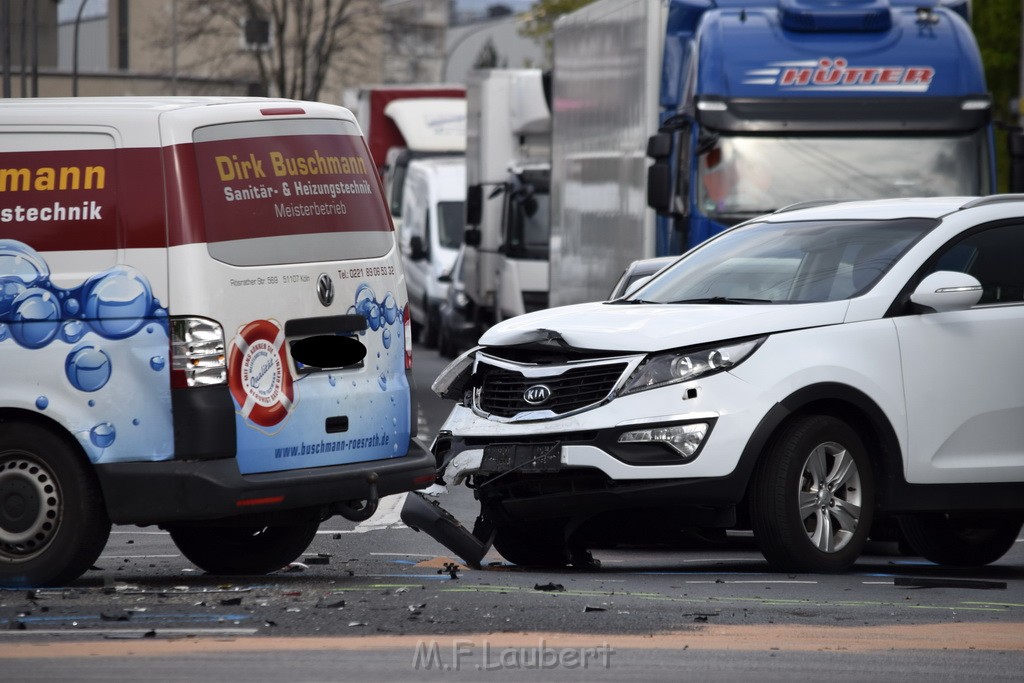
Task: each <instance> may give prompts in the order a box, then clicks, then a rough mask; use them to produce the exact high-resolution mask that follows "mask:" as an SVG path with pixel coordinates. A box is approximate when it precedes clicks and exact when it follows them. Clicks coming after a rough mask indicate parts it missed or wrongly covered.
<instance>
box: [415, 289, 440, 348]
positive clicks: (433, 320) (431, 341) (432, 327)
mask: <svg viewBox="0 0 1024 683" xmlns="http://www.w3.org/2000/svg"><path fill="white" fill-rule="evenodd" d="M423 310H424V311H426V316H425V317H426V320H425V321H424V322H423V329H422V331H421V332H420V343H421V344H423V345H424V346H426V347H427V348H428V349H432V348H434V347H436V346H437V335H438V331H439V330H440V329H441V312H440V311H439V310H437V307H436V306H431V305H430V302H429V301H427V300H426V299H423Z"/></svg>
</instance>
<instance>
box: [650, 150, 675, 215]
mask: <svg viewBox="0 0 1024 683" xmlns="http://www.w3.org/2000/svg"><path fill="white" fill-rule="evenodd" d="M647 206H649V207H651V208H652V209H654V210H655V211H656V212H658V213H659V214H668V213H670V212H671V210H672V169H671V168H670V167H669V164H668V159H667V158H666V159H661V160H659V161H655V162H654V163H653V164H652V165H651V166H649V167H648V168H647Z"/></svg>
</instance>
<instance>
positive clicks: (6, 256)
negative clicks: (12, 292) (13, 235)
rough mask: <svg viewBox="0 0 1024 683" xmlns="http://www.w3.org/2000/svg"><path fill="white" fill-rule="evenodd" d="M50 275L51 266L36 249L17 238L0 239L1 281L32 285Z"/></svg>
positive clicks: (41, 282) (42, 281)
mask: <svg viewBox="0 0 1024 683" xmlns="http://www.w3.org/2000/svg"><path fill="white" fill-rule="evenodd" d="M49 277H50V268H49V266H47V265H46V261H44V260H43V257H42V256H40V255H39V253H38V252H37V251H36V250H35V249H33V248H32V247H30V246H28V245H27V244H25V243H24V242H19V241H17V240H0V283H6V282H20V283H21V284H23V285H25V286H26V287H32V286H35V285H41V284H43V283H44V282H45V281H46V280H47V279H49Z"/></svg>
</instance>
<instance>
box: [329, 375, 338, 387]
mask: <svg viewBox="0 0 1024 683" xmlns="http://www.w3.org/2000/svg"><path fill="white" fill-rule="evenodd" d="M327 381H328V382H330V383H331V386H332V387H333V386H337V384H338V381H337V380H336V379H334V375H327Z"/></svg>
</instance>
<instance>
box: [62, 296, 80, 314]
mask: <svg viewBox="0 0 1024 683" xmlns="http://www.w3.org/2000/svg"><path fill="white" fill-rule="evenodd" d="M80 310H82V306H81V304H79V303H78V299H75V298H73V297H72V298H71V299H68V300H67V301H65V302H64V312H65V313H67V314H68V315H78V312H79V311H80Z"/></svg>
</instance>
